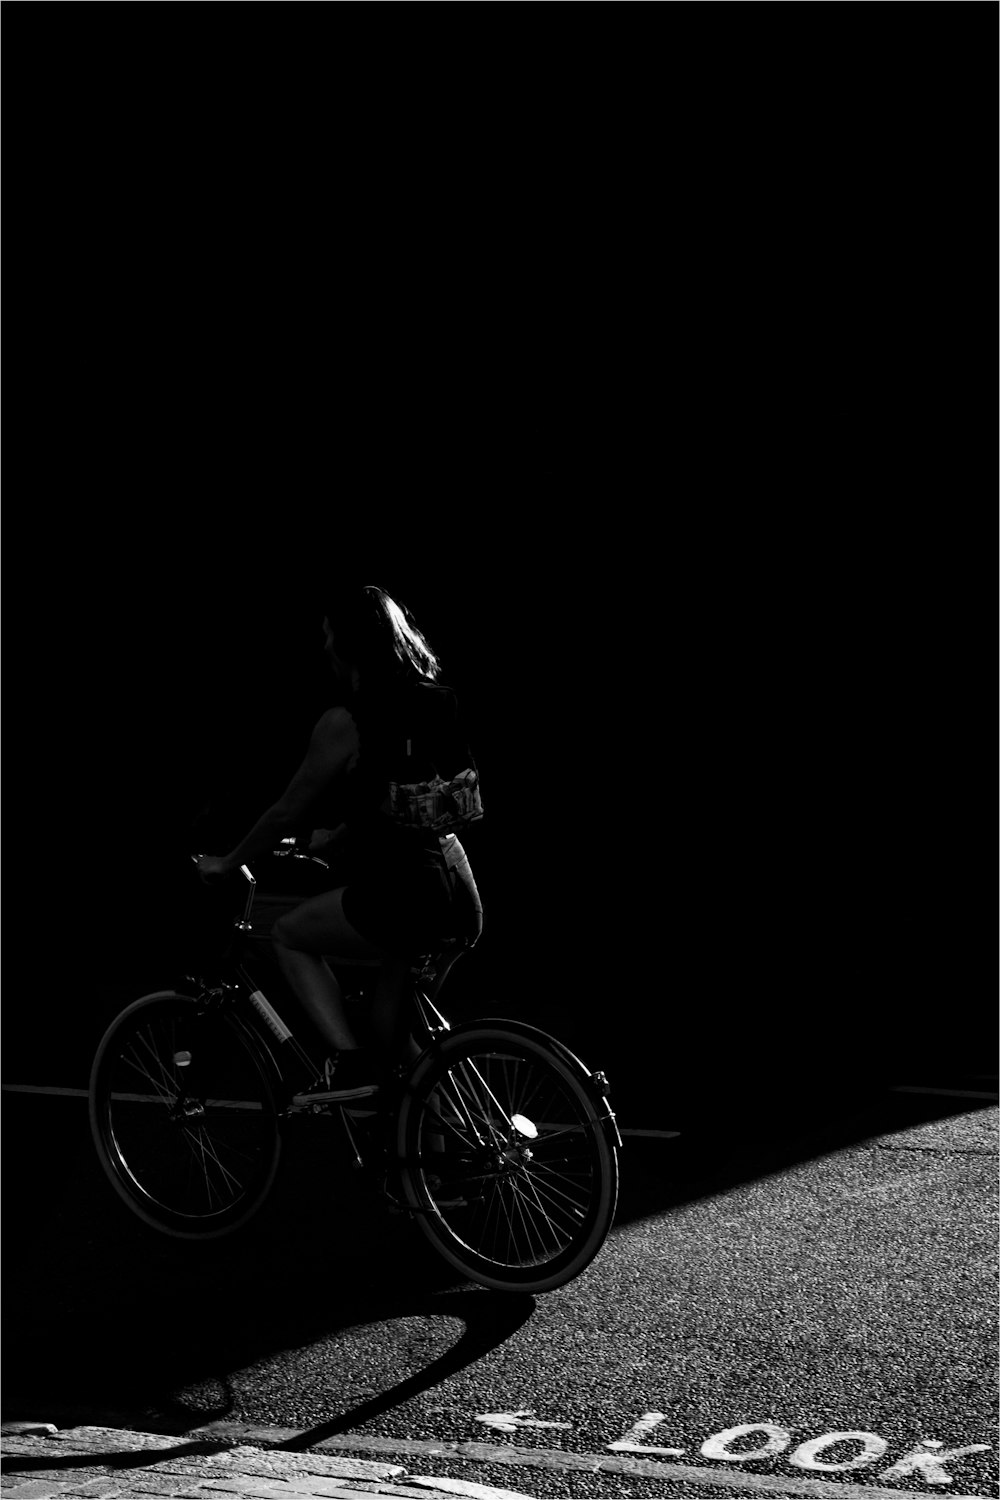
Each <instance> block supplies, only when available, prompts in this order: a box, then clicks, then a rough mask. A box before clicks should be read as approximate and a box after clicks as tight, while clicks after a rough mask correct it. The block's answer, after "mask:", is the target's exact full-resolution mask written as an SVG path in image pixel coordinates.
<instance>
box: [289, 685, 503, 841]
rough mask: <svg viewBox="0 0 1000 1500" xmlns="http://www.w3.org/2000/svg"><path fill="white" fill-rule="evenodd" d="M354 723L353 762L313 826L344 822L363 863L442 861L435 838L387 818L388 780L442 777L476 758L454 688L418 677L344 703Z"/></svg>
mask: <svg viewBox="0 0 1000 1500" xmlns="http://www.w3.org/2000/svg"><path fill="white" fill-rule="evenodd" d="M349 707H350V709H351V712H352V713H353V715H354V719H355V722H356V723H357V726H358V738H359V747H358V762H357V765H356V766H355V767H354V769H353V770H351V771H349V772H347V774H346V775H345V776H344V777H343V778H342V780H341V781H340V782H339V784H338V785H337V786H336V787H335V788H333V789H331V791H330V793H329V794H328V795H327V796H325V797H324V798H322V799H321V801H320V803H319V804H318V805H317V807H316V808H315V809H314V812H313V819H314V826H319V827H327V828H333V827H336V826H337V824H339V823H346V824H347V827H348V832H349V835H350V842H351V846H352V850H353V851H354V853H355V854H356V855H360V856H361V857H362V858H364V860H365V862H366V863H367V862H369V861H372V860H374V861H377V862H382V861H384V860H390V861H391V862H393V863H396V862H399V861H402V862H405V863H411V862H414V861H415V862H416V863H417V864H423V863H425V862H426V857H427V856H428V855H432V856H433V857H434V858H435V859H439V858H440V851H441V839H440V835H439V834H437V833H435V832H433V831H431V830H419V829H411V828H402V827H400V826H399V825H398V824H396V823H393V822H391V821H390V820H389V818H388V817H386V816H385V810H386V809H387V807H388V795H389V783H390V781H400V782H421V781H427V780H429V779H431V778H432V777H434V776H435V775H439V776H442V777H444V778H445V779H446V780H447V779H448V778H450V777H452V776H456V775H457V774H458V773H459V772H461V771H464V770H466V769H475V762H474V760H473V758H472V753H471V750H470V748H469V744H468V740H467V738H466V735H465V731H464V729H463V727H462V722H461V717H460V714H459V708H458V699H457V698H456V696H455V693H454V691H453V690H452V689H451V688H449V687H446V686H444V685H443V684H440V683H435V682H428V681H424V680H419V681H416V682H413V683H411V684H408V685H404V686H402V687H401V688H400V689H399V690H398V691H396V692H393V693H383V694H381V695H380V696H379V698H378V699H377V700H374V701H371V702H366V701H365V699H364V697H363V696H361V695H359V697H358V698H357V699H355V700H354V701H353V702H352V703H351V704H350V705H349Z"/></svg>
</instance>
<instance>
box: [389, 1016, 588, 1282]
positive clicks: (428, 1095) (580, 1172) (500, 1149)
mask: <svg viewBox="0 0 1000 1500" xmlns="http://www.w3.org/2000/svg"><path fill="white" fill-rule="evenodd" d="M617 1141H618V1137H617V1132H616V1129H615V1127H614V1124H613V1121H612V1120H611V1118H610V1115H609V1111H608V1108H607V1103H606V1100H604V1099H603V1097H602V1094H601V1091H600V1089H599V1088H598V1087H597V1086H596V1083H595V1080H594V1078H593V1075H592V1074H590V1073H589V1071H588V1070H587V1069H586V1068H585V1067H584V1065H583V1064H582V1063H581V1062H579V1060H578V1059H576V1058H574V1057H573V1056H572V1054H570V1053H569V1052H568V1051H567V1050H566V1049H565V1048H563V1047H562V1046H561V1045H560V1044H558V1043H556V1042H554V1040H553V1039H552V1038H550V1037H548V1036H546V1035H545V1033H543V1032H539V1031H536V1030H534V1028H530V1027H527V1026H519V1025H513V1026H508V1025H505V1024H504V1023H503V1022H499V1021H498V1022H468V1023H466V1024H464V1025H462V1026H459V1027H456V1028H455V1029H454V1030H453V1031H451V1032H449V1033H448V1035H447V1036H446V1037H444V1038H443V1039H442V1040H440V1041H439V1042H437V1043H436V1044H435V1045H434V1046H433V1047H431V1048H430V1049H429V1050H428V1051H427V1052H426V1053H425V1054H424V1056H423V1058H422V1059H421V1060H420V1061H419V1062H418V1063H417V1065H416V1067H415V1069H414V1072H413V1075H412V1077H411V1079H410V1080H409V1083H408V1086H407V1088H406V1091H405V1092H404V1095H403V1098H402V1101H401V1104H400V1109H399V1115H398V1124H397V1149H398V1153H399V1160H400V1180H401V1187H402V1191H403V1196H404V1199H405V1202H406V1204H407V1206H408V1207H409V1208H410V1209H411V1210H412V1211H413V1212H414V1215H415V1217H416V1219H417V1222H418V1224H419V1225H420V1228H421V1229H422V1231H423V1233H424V1234H425V1235H426V1236H427V1238H428V1239H429V1240H430V1242H431V1244H432V1245H433V1246H434V1247H435V1249H436V1250H437V1251H438V1252H439V1253H440V1254H441V1255H442V1256H443V1257H444V1258H445V1260H446V1261H448V1262H449V1264H450V1265H452V1266H453V1267H455V1269H456V1270H458V1271H460V1272H462V1273H463V1274H464V1275H465V1276H467V1277H469V1278H470V1279H471V1280H473V1281H476V1282H478V1283H479V1284H480V1285H482V1286H486V1287H490V1288H492V1289H494V1290H497V1291H515V1292H545V1291H551V1290H553V1289H554V1288H555V1287H558V1286H562V1285H563V1284H564V1283H565V1282H567V1281H570V1280H572V1279H573V1277H575V1276H578V1275H579V1274H580V1272H581V1271H583V1270H584V1269H585V1268H586V1266H588V1265H589V1264H590V1262H591V1261H592V1260H593V1259H594V1257H595V1255H597V1253H598V1251H599V1250H600V1249H601V1246H602V1245H603V1244H604V1241H605V1240H606V1238H607V1236H608V1232H609V1231H610V1229H611V1225H612V1222H613V1220H614V1213H615V1207H616V1205H617V1200H618V1151H617Z"/></svg>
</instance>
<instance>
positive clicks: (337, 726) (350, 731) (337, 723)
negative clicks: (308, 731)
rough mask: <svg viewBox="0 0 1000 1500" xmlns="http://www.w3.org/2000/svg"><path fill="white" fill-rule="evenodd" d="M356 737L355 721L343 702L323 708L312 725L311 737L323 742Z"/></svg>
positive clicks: (354, 738)
mask: <svg viewBox="0 0 1000 1500" xmlns="http://www.w3.org/2000/svg"><path fill="white" fill-rule="evenodd" d="M357 737H358V726H357V723H356V721H355V718H354V715H353V713H352V712H351V710H350V708H348V706H347V705H346V704H345V703H335V704H334V705H333V706H332V707H331V708H327V709H324V711H323V712H322V713H321V714H320V716H319V718H318V719H317V720H316V723H315V725H314V727H313V739H314V740H320V741H322V742H324V743H339V742H341V741H344V740H351V739H353V740H356V739H357Z"/></svg>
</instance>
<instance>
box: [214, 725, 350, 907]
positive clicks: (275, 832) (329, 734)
mask: <svg viewBox="0 0 1000 1500" xmlns="http://www.w3.org/2000/svg"><path fill="white" fill-rule="evenodd" d="M357 749H358V730H357V725H356V724H355V722H354V718H353V716H352V715H351V714H350V712H349V711H348V710H347V709H346V708H331V709H328V710H327V712H326V713H325V714H324V715H323V717H322V718H321V719H320V721H319V723H318V724H317V725H316V727H315V729H314V730H313V732H312V735H311V736H310V739H309V747H308V749H307V750H306V753H305V757H304V759H303V761H302V764H301V765H300V766H299V768H298V770H297V771H296V772H295V775H294V776H293V777H292V779H291V781H290V782H289V783H288V785H287V787H286V788H285V790H284V791H283V792H282V794H281V796H280V797H279V798H278V800H277V802H274V803H272V805H271V806H270V807H269V808H267V809H266V810H265V811H264V812H263V813H261V815H260V817H259V818H258V819H257V821H256V823H254V825H253V827H252V828H251V829H250V830H249V832H248V833H247V834H245V835H244V837H243V838H242V839H240V841H239V843H238V844H237V845H236V846H235V848H233V849H231V850H230V851H229V853H228V854H223V855H205V856H204V858H203V859H202V860H201V861H200V864H199V869H200V872H201V874H202V875H203V876H205V877H206V878H207V879H210V878H211V877H212V876H216V875H228V874H230V873H231V872H232V871H233V870H236V869H238V868H239V866H240V865H241V864H243V862H244V860H247V859H250V858H251V857H252V856H253V855H254V854H259V853H260V852H261V850H262V849H273V848H275V847H276V845H277V844H278V843H279V842H280V841H281V839H282V838H284V837H286V836H287V835H288V834H290V833H292V832H294V831H295V829H296V828H301V826H302V823H303V820H304V819H305V816H306V813H307V812H308V810H309V808H310V807H311V806H312V804H313V803H314V802H315V800H316V798H317V797H318V796H319V795H320V793H322V792H324V791H326V790H327V788H328V787H329V786H330V784H331V782H333V781H335V780H336V779H337V777H339V776H342V775H343V774H344V772H345V771H347V770H349V769H350V767H351V765H352V763H353V761H354V758H355V756H356V754H357Z"/></svg>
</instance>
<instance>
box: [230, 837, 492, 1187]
mask: <svg viewBox="0 0 1000 1500" xmlns="http://www.w3.org/2000/svg"><path fill="white" fill-rule="evenodd" d="M289 853H291V851H289ZM292 857H293V858H307V856H303V855H295V854H292ZM240 873H241V874H242V875H243V877H244V879H245V880H246V881H247V884H248V890H247V898H246V904H245V906H244V909H243V914H242V916H240V917H238V918H237V919H236V920H235V921H234V923H233V926H234V929H235V931H236V933H237V934H238V935H239V938H243V939H248V938H250V937H251V935H252V934H253V924H252V921H251V917H252V914H253V906H254V897H255V895H256V890H257V880H256V877H255V876H254V874H253V872H252V871H251V870H250V869H249V867H248V866H247V865H245V864H244V865H241V866H240ZM239 938H238V939H237V949H238V948H239ZM462 949H463V945H462V944H461V943H458V942H456V943H449V944H446V945H444V947H443V948H442V949H441V950H439V951H438V952H437V953H430V954H426V955H424V956H423V957H422V958H421V959H420V960H419V961H418V962H417V963H416V964H414V966H413V968H412V970H411V976H410V986H409V993H408V995H407V999H408V1000H409V1002H410V1006H411V1011H412V1015H413V1019H414V1021H415V1023H416V1024H415V1025H414V1027H413V1028H412V1031H411V1035H413V1034H415V1039H416V1040H417V1041H418V1047H419V1053H418V1057H416V1058H412V1059H410V1060H409V1062H408V1063H407V1064H406V1066H405V1067H403V1066H400V1067H398V1068H397V1075H398V1076H399V1078H400V1081H402V1077H403V1076H404V1075H405V1073H406V1072H408V1071H410V1069H411V1068H413V1067H415V1066H416V1063H417V1062H418V1061H419V1057H420V1056H421V1055H422V1054H423V1052H424V1050H425V1049H426V1048H427V1047H429V1046H431V1045H432V1044H433V1042H434V1040H435V1039H436V1038H437V1037H439V1036H440V1035H442V1034H443V1033H444V1032H447V1031H449V1030H450V1029H451V1028H450V1023H449V1022H448V1020H447V1019H446V1017H445V1016H444V1015H443V1014H442V1013H441V1011H440V1010H438V1008H437V1006H436V1005H435V1004H434V997H435V996H436V994H437V992H438V991H439V990H440V987H441V985H442V984H443V982H444V979H445V977H446V975H447V973H448V970H449V969H450V968H451V965H452V963H453V962H454V958H455V957H457V956H458V954H459V953H460V952H461V951H462ZM330 962H331V964H332V965H333V966H334V967H342V968H348V967H349V968H360V969H364V970H366V971H368V972H373V971H374V970H376V969H377V968H378V960H377V959H348V960H338V959H337V958H336V957H331V960H330ZM229 966H230V967H231V971H232V974H233V976H234V978H235V979H236V980H237V981H238V984H232V983H227V982H226V981H225V980H223V982H222V985H221V987H219V988H215V987H213V988H212V989H211V990H209V991H208V993H209V994H213V995H214V994H219V993H220V989H221V995H222V996H225V995H227V994H229V995H230V996H234V995H235V994H236V993H244V998H245V1000H246V1001H247V1002H248V1003H249V1005H250V1006H251V1007H252V1008H253V1010H254V1012H255V1014H256V1017H257V1018H258V1019H259V1022H260V1023H261V1024H262V1027H263V1028H265V1031H266V1034H265V1031H260V1033H259V1039H260V1041H261V1043H262V1044H263V1045H264V1046H265V1048H266V1051H267V1055H268V1057H269V1059H270V1062H271V1066H272V1069H273V1071H274V1073H275V1076H276V1078H277V1079H278V1081H279V1083H280V1085H281V1090H282V1093H283V1094H284V1095H285V1102H284V1109H283V1110H282V1115H283V1116H284V1117H287V1116H288V1115H289V1114H295V1113H306V1112H309V1113H323V1114H326V1113H328V1112H330V1111H331V1110H336V1111H337V1113H338V1114H339V1116H340V1118H341V1121H342V1123H343V1125H344V1129H345V1131H346V1134H347V1137H348V1141H349V1144H350V1148H351V1154H352V1156H353V1158H354V1161H355V1163H356V1164H357V1166H359V1167H363V1166H364V1165H365V1161H364V1157H363V1155H362V1152H361V1149H360V1145H359V1141H358V1137H357V1132H356V1130H355V1128H354V1127H353V1125H352V1122H351V1119H350V1115H349V1113H348V1109H347V1108H346V1107H345V1106H348V1107H349V1106H352V1105H353V1106H354V1107H355V1108H357V1107H358V1106H363V1105H365V1104H366V1103H367V1101H366V1100H364V1099H359V1100H345V1101H343V1102H340V1101H335V1100H334V1101H327V1102H325V1103H316V1104H309V1103H302V1104H295V1103H294V1102H293V1097H294V1094H295V1092H299V1093H301V1092H302V1090H301V1089H300V1090H298V1091H294V1090H292V1088H291V1085H290V1083H289V1080H288V1077H287V1074H286V1069H285V1067H284V1066H283V1054H287V1055H288V1056H290V1057H292V1058H294V1060H295V1064H296V1065H297V1067H298V1069H299V1070H300V1071H301V1072H302V1074H303V1076H304V1078H305V1079H306V1080H307V1085H306V1086H309V1085H312V1084H317V1083H320V1082H321V1081H322V1079H323V1073H322V1072H321V1070H320V1068H319V1066H318V1065H317V1063H316V1061H315V1059H314V1058H313V1057H312V1056H311V1055H310V1054H309V1052H308V1051H307V1050H306V1048H305V1047H303V1046H302V1044H301V1043H300V1042H299V1040H298V1038H297V1037H296V1036H295V1033H294V1032H293V1030H292V1028H291V1026H289V1025H288V1023H287V1021H286V1020H285V1019H284V1017H283V1016H282V1015H281V1013H280V1012H279V1011H278V1009H277V1007H276V1006H275V1005H274V1003H273V1001H272V1000H270V999H269V998H268V996H267V995H266V994H265V992H264V989H263V988H262V986H261V985H260V984H259V983H258V982H257V979H256V978H255V976H254V975H253V973H252V972H251V971H250V970H249V969H248V968H247V966H246V964H245V963H243V962H242V961H241V960H240V958H239V957H237V956H235V955H234V956H233V957H231V959H230V961H229ZM422 986H423V988H422ZM425 990H429V991H430V993H426V992H425ZM272 1038H273V1039H274V1042H277V1044H278V1047H279V1048H281V1049H282V1051H281V1052H278V1051H276V1049H275V1047H274V1043H273V1042H272V1040H271V1039H272ZM385 1107H386V1106H385V1102H384V1101H380V1102H379V1104H378V1105H377V1106H376V1108H377V1109H379V1110H380V1111H381V1110H384V1109H385Z"/></svg>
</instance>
